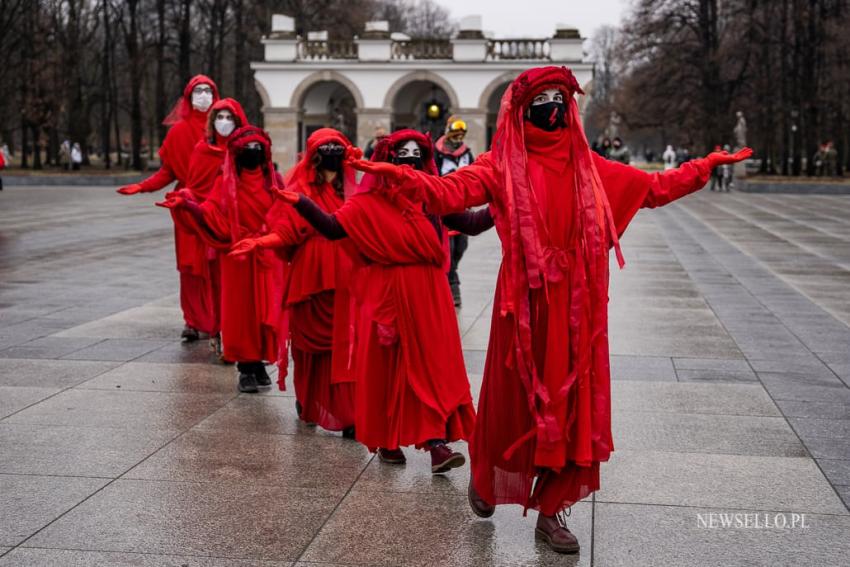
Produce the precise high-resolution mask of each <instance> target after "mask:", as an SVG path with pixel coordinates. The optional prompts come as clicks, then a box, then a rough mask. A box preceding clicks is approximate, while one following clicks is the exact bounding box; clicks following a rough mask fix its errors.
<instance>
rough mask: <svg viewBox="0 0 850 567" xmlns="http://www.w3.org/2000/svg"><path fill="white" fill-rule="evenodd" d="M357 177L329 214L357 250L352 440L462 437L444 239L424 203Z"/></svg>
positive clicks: (467, 428) (405, 134) (383, 154)
mask: <svg viewBox="0 0 850 567" xmlns="http://www.w3.org/2000/svg"><path fill="white" fill-rule="evenodd" d="M414 134H416V136H414ZM420 136H421V134H418V133H415V132H413V133H412V134H411V131H401V132H395V133H394V134H393V135H392V136H389V137H388V138H387V139H385V140H382V141H381V143H380V144H379V146H381V145H382V144H383V147H384V148H385V151H379V150H381V147H379V148H376V151H375V154H374V155H373V157H372V159H373V160H375V161H378V160H382V159H389V155H390V150H391V149H392V148H395V147H397V145H398V144H399V143H402V142H403V141H404V140H406V139H412V138H416V139H417V140H418V139H419V137H420ZM421 146H422V145H421V144H420V147H421ZM430 160H431V164H432V165H433V158H432V157H431V158H430ZM423 162H424V163H425V167H427V163H428V162H427V160H426V159H425V158H424V156H423ZM429 176H430V175H429ZM364 183H365V185H363V187H364V191H361V192H359V193H357V194H355V195H354V196H353V197H351V198H350V199H349V200H347V201H346V202H345V204H343V206H342V207H340V209H339V210H338V211H337V212H336V218H337V219H338V221H339V223H340V224H341V225H342V226H343V228H344V229H345V231H346V233H347V234H348V237H349V239H350V240H351V242H352V243H353V245H354V247H355V248H356V249H357V251H358V252H359V255H360V261H359V262H358V264H359V267H358V268H357V272H356V276H355V279H354V284H353V286H352V296H353V297H354V299H355V306H356V318H355V321H356V323H355V325H356V328H355V351H354V369H355V375H356V381H357V391H356V409H357V411H356V432H357V440H358V441H360V442H361V443H363V444H364V445H366V446H367V447H369V448H371V449H376V448H379V447H383V448H387V449H395V448H397V447H400V446H404V445H416V446H417V447H422V446H424V445H425V443H426V442H427V441H429V440H431V439H446V440H448V441H455V440H458V439H467V438H468V436H469V434H470V433H471V432H472V429H473V427H474V423H475V409H474V407H473V404H472V397H471V395H470V390H469V380H468V378H467V375H466V368H465V366H464V362H463V353H462V351H461V346H460V333H459V331H458V324H457V316H456V314H455V310H454V303H453V301H452V297H451V292H450V291H449V286H448V281H447V280H446V274H445V270H444V266H445V263H446V259H447V258H446V257H447V251H446V246H445V238H440V237H439V236H438V235H437V231H436V230H435V227H434V225H433V224H432V222H431V220H429V218H428V217H427V216H426V214H425V213H424V211H423V206H422V203H420V202H412V201H410V200H408V199H407V198H405V197H404V196H402V195H400V194H398V193H397V192H395V191H393V190H392V188H389V187H383V186H382V185H381V184H380V183H378V182H376V183H371V182H370V180H369V179H364ZM441 232H442V234H443V235H444V234H445V233H446V230H445V228H444V227H442V230H441Z"/></svg>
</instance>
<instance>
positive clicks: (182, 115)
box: [162, 75, 218, 126]
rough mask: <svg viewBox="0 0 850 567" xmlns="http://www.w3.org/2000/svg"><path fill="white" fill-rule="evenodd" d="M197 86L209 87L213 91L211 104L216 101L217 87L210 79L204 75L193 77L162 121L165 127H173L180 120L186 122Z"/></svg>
mask: <svg viewBox="0 0 850 567" xmlns="http://www.w3.org/2000/svg"><path fill="white" fill-rule="evenodd" d="M198 85H209V86H210V87H212V91H213V103H215V102H216V101H217V100H218V87H216V86H215V83H214V82H213V80H212V79H210V78H209V77H207V76H206V75H195V76H194V77H192V78H191V79H189V82H188V83H186V88H185V89H183V96H182V97H180V100H178V101H177V102H176V103H175V104H174V107H173V108H172V109H171V112H169V113H168V116H166V117H165V120H163V121H162V123H163V124H165V125H166V126H173V125H174V124H177V123H178V122H179V121H181V120H186V119H187V118H189V116H190V115H191V114H192V90H193V89H194V88H195V87H197V86H198Z"/></svg>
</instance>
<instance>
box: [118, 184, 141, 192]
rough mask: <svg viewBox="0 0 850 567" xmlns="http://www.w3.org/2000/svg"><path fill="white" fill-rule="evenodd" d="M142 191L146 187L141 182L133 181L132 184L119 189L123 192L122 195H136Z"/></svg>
mask: <svg viewBox="0 0 850 567" xmlns="http://www.w3.org/2000/svg"><path fill="white" fill-rule="evenodd" d="M142 191H144V189H143V188H142V186H141V185H140V184H139V183H131V184H130V185H125V186H124V187H121V188H120V189H118V191H117V192H118V193H121V194H122V195H135V194H136V193H141V192H142Z"/></svg>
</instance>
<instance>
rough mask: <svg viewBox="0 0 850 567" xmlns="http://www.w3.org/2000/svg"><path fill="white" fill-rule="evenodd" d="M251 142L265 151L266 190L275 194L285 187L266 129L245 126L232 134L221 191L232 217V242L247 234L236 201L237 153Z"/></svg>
mask: <svg viewBox="0 0 850 567" xmlns="http://www.w3.org/2000/svg"><path fill="white" fill-rule="evenodd" d="M251 142H258V143H259V144H260V146H262V148H263V151H264V153H265V158H266V161H265V163H264V164H263V165H262V170H263V177H264V178H265V188H266V190H267V191H268V192H269V193H271V194H272V195H274V191H275V190H276V189H281V188H283V185H282V183H281V180H280V176H279V175H278V174H277V172H275V170H274V164H273V163H272V140H271V138H270V137H269V135H268V134H267V133H266V131H265V130H263V129H262V128H258V127H257V126H243V127H242V128H239V129H238V130H236V131H235V132H234V133H233V134H231V135H230V138H229V139H228V141H227V155H226V156H225V157H224V169H223V171H222V176H221V177H222V179H221V183H222V186H221V192H222V199H223V204H224V208H225V209H226V213H227V216H228V218H229V219H230V230H231V232H230V235H231V239H232V242H238V241H239V240H241V239H242V238H244V236H245V235H243V234H242V229H241V227H240V224H239V207H238V206H237V201H236V188H237V186H238V184H239V171H238V169H237V167H236V154H237V153H238V152H239V151H240V150H242V149H243V148H244V147H245V146H247V145H248V144H250V143H251Z"/></svg>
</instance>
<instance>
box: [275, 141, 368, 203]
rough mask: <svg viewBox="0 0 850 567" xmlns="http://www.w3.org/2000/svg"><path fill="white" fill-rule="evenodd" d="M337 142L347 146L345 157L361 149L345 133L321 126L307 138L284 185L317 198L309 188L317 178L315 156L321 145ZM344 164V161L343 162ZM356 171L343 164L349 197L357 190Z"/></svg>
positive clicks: (344, 182) (344, 191) (345, 189)
mask: <svg viewBox="0 0 850 567" xmlns="http://www.w3.org/2000/svg"><path fill="white" fill-rule="evenodd" d="M331 142H335V143H337V144H339V145H341V146H342V147H343V148H345V152H344V157H346V158H347V157H349V156H352V155H354V156H357V154H359V153H360V149H359V148H356V147H354V146H353V145H352V144H351V142H350V141H349V139H348V138H346V137H345V134H343V133H342V132H340V131H339V130H334V129H333V128H319V129H318V130H316V131H315V132H313V133H312V134H310V137H309V138H307V148H306V149H305V150H304V151H303V152H302V153H301V155H300V156H299V159H298V163H297V164H295V166H294V167H293V168H292V169H290V170H289V171H287V172H286V175H285V176H284V186H285V187H287V188H289V189H292V190H293V191H298V190H300V191H303V192H304V194H305V195H307V196H308V197H310V198H315V195H312V194H310V192H308V189H309V187H310V185H311V184H312V182H313V181H314V180H315V179H316V168H315V166H314V165H313V156H314V155H315V154H316V152H317V151H318V150H319V146H321V145H324V144H329V143H331ZM343 164H344V162H343ZM356 173H357V172H356V171H355V170H354V168H352V167H350V166H348V165H343V170H342V178H343V194H344V195H345V198H346V199H347V198H348V197H350V196H351V195H353V194H354V193H355V192H356V188H357V182H356V177H355V176H356Z"/></svg>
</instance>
